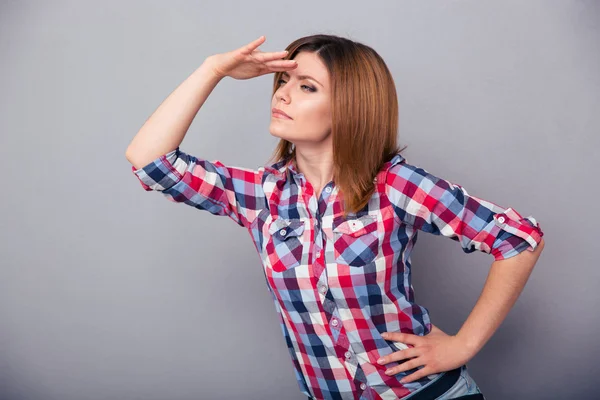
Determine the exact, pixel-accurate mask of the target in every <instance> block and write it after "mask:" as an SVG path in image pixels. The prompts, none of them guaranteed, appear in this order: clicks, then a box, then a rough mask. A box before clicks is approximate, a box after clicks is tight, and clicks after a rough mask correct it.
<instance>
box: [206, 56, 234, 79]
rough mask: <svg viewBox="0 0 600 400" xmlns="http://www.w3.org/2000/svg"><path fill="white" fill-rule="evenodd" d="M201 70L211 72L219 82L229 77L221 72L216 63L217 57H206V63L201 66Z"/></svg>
mask: <svg viewBox="0 0 600 400" xmlns="http://www.w3.org/2000/svg"><path fill="white" fill-rule="evenodd" d="M200 68H205V69H206V70H207V71H209V72H210V73H211V74H212V75H213V77H214V79H216V80H218V81H220V80H221V79H223V78H225V77H226V76H227V75H226V74H224V73H223V72H221V70H220V69H219V68H218V66H217V63H216V61H215V56H208V57H206V58H205V59H204V62H203V63H202V65H201V66H200Z"/></svg>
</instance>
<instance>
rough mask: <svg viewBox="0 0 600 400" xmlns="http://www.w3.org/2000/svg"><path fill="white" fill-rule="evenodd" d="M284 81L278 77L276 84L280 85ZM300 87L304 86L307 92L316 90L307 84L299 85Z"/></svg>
mask: <svg viewBox="0 0 600 400" xmlns="http://www.w3.org/2000/svg"><path fill="white" fill-rule="evenodd" d="M285 82H286V81H284V80H283V79H280V80H278V81H277V86H281V84H282V83H285ZM300 87H301V88H302V89H304V88H306V90H308V91H309V92H316V91H317V89H316V88H314V87H312V86H308V85H301V86H300Z"/></svg>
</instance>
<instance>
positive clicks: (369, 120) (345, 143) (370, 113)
mask: <svg viewBox="0 0 600 400" xmlns="http://www.w3.org/2000/svg"><path fill="white" fill-rule="evenodd" d="M286 50H288V52H289V53H288V54H287V56H286V57H285V58H284V59H293V58H294V57H296V55H297V54H298V53H300V52H303V51H306V52H312V53H315V54H317V55H318V56H319V57H320V59H321V60H322V62H323V63H324V64H325V66H326V67H327V70H328V72H329V77H330V82H331V115H332V124H331V134H332V135H333V136H332V142H333V164H334V165H333V180H334V182H335V184H336V186H337V187H338V189H339V192H340V195H341V196H342V204H343V205H342V207H343V213H344V216H347V214H348V213H357V212H358V211H360V210H361V209H363V208H364V207H365V206H366V205H367V203H368V201H369V199H370V198H371V196H372V194H373V192H374V190H375V183H374V182H373V180H374V178H375V176H376V175H377V173H378V172H379V170H380V169H381V167H382V166H383V164H384V163H385V162H387V161H389V160H391V159H392V158H393V156H394V155H395V154H397V153H400V152H401V151H402V150H404V148H406V147H404V148H402V149H400V148H399V147H398V144H397V134H398V99H397V95H396V85H395V83H394V79H393V78H392V75H391V73H390V71H389V70H388V68H387V66H386V64H385V62H384V61H383V59H382V58H381V56H379V54H377V52H376V51H375V50H373V49H372V48H371V47H369V46H366V45H364V44H361V43H357V42H355V41H352V40H350V39H346V38H342V37H339V36H335V35H324V34H317V35H311V36H306V37H303V38H300V39H297V40H295V41H294V42H292V43H290V44H289V45H288V46H287V48H286ZM281 75H282V72H281V71H279V72H275V73H274V82H273V94H272V96H273V95H275V92H276V91H277V88H278V82H279V79H281ZM295 157H296V149H295V146H293V144H292V143H291V142H289V141H287V140H285V139H281V140H280V141H279V143H278V144H277V147H276V148H275V150H274V152H273V155H272V156H271V160H275V161H282V160H289V159H295Z"/></svg>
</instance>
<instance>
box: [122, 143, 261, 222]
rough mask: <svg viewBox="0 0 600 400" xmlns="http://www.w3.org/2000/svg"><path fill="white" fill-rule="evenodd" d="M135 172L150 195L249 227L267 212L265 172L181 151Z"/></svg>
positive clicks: (162, 157)
mask: <svg viewBox="0 0 600 400" xmlns="http://www.w3.org/2000/svg"><path fill="white" fill-rule="evenodd" d="M131 170H132V172H133V173H134V174H135V176H136V177H137V178H138V180H139V182H140V183H141V185H142V187H143V188H144V189H145V190H147V191H158V192H161V193H162V194H164V195H165V196H166V198H167V199H168V200H170V201H172V202H175V203H184V204H187V205H190V206H192V207H195V208H197V209H200V210H206V211H208V212H210V213H211V214H214V215H222V216H228V217H230V218H231V219H232V220H234V221H235V222H236V223H237V224H238V225H240V226H245V227H249V226H250V225H251V224H252V222H253V221H254V219H255V218H256V216H257V215H258V214H259V213H260V211H262V210H263V209H264V208H265V203H266V201H265V197H264V193H263V190H262V183H261V182H262V176H263V173H264V168H260V169H259V170H258V171H255V170H251V169H247V168H240V167H232V166H226V165H223V164H222V163H221V162H220V161H212V162H211V161H207V160H204V159H200V158H197V157H194V156H192V155H189V154H187V153H184V152H183V151H181V150H180V149H179V147H178V148H176V149H175V150H172V151H170V152H169V153H166V154H163V155H161V156H159V157H158V158H156V159H155V160H153V161H151V162H150V163H149V164H148V165H146V166H144V167H142V168H139V169H136V168H135V167H134V166H133V165H132V166H131Z"/></svg>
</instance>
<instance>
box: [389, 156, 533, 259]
mask: <svg viewBox="0 0 600 400" xmlns="http://www.w3.org/2000/svg"><path fill="white" fill-rule="evenodd" d="M386 193H387V195H388V197H389V199H390V201H391V203H392V205H393V207H394V211H395V215H396V216H397V218H398V219H399V220H400V221H401V222H403V223H405V224H409V225H411V226H413V227H414V228H416V229H419V230H422V231H425V232H429V233H432V234H434V235H443V236H446V237H449V238H451V239H452V240H455V241H457V242H460V244H461V246H462V248H463V251H464V252H465V253H471V252H473V251H475V250H478V251H482V252H484V253H488V254H492V255H493V256H494V258H495V259H496V260H503V259H507V258H510V257H513V256H516V255H517V254H519V253H521V252H522V251H524V250H529V251H533V250H535V248H536V247H537V246H538V244H539V243H540V242H541V240H542V239H541V238H542V236H543V235H544V233H543V232H542V230H541V228H540V225H539V223H538V222H537V221H536V220H535V218H533V217H532V216H529V217H527V218H523V217H522V216H521V215H520V214H519V213H518V212H517V211H516V210H514V209H512V208H504V207H501V206H499V205H497V204H494V203H492V202H490V201H486V200H483V199H480V198H478V197H475V196H472V195H470V194H469V193H467V191H466V190H465V188H463V187H462V186H460V185H457V184H454V183H451V182H449V181H447V180H445V179H442V178H439V177H436V176H434V175H432V174H431V173H429V172H427V171H426V170H424V169H422V168H418V167H416V166H414V165H410V164H408V163H406V161H402V162H400V163H398V164H395V165H393V166H392V167H391V168H390V169H389V170H388V174H387V178H386Z"/></svg>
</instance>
